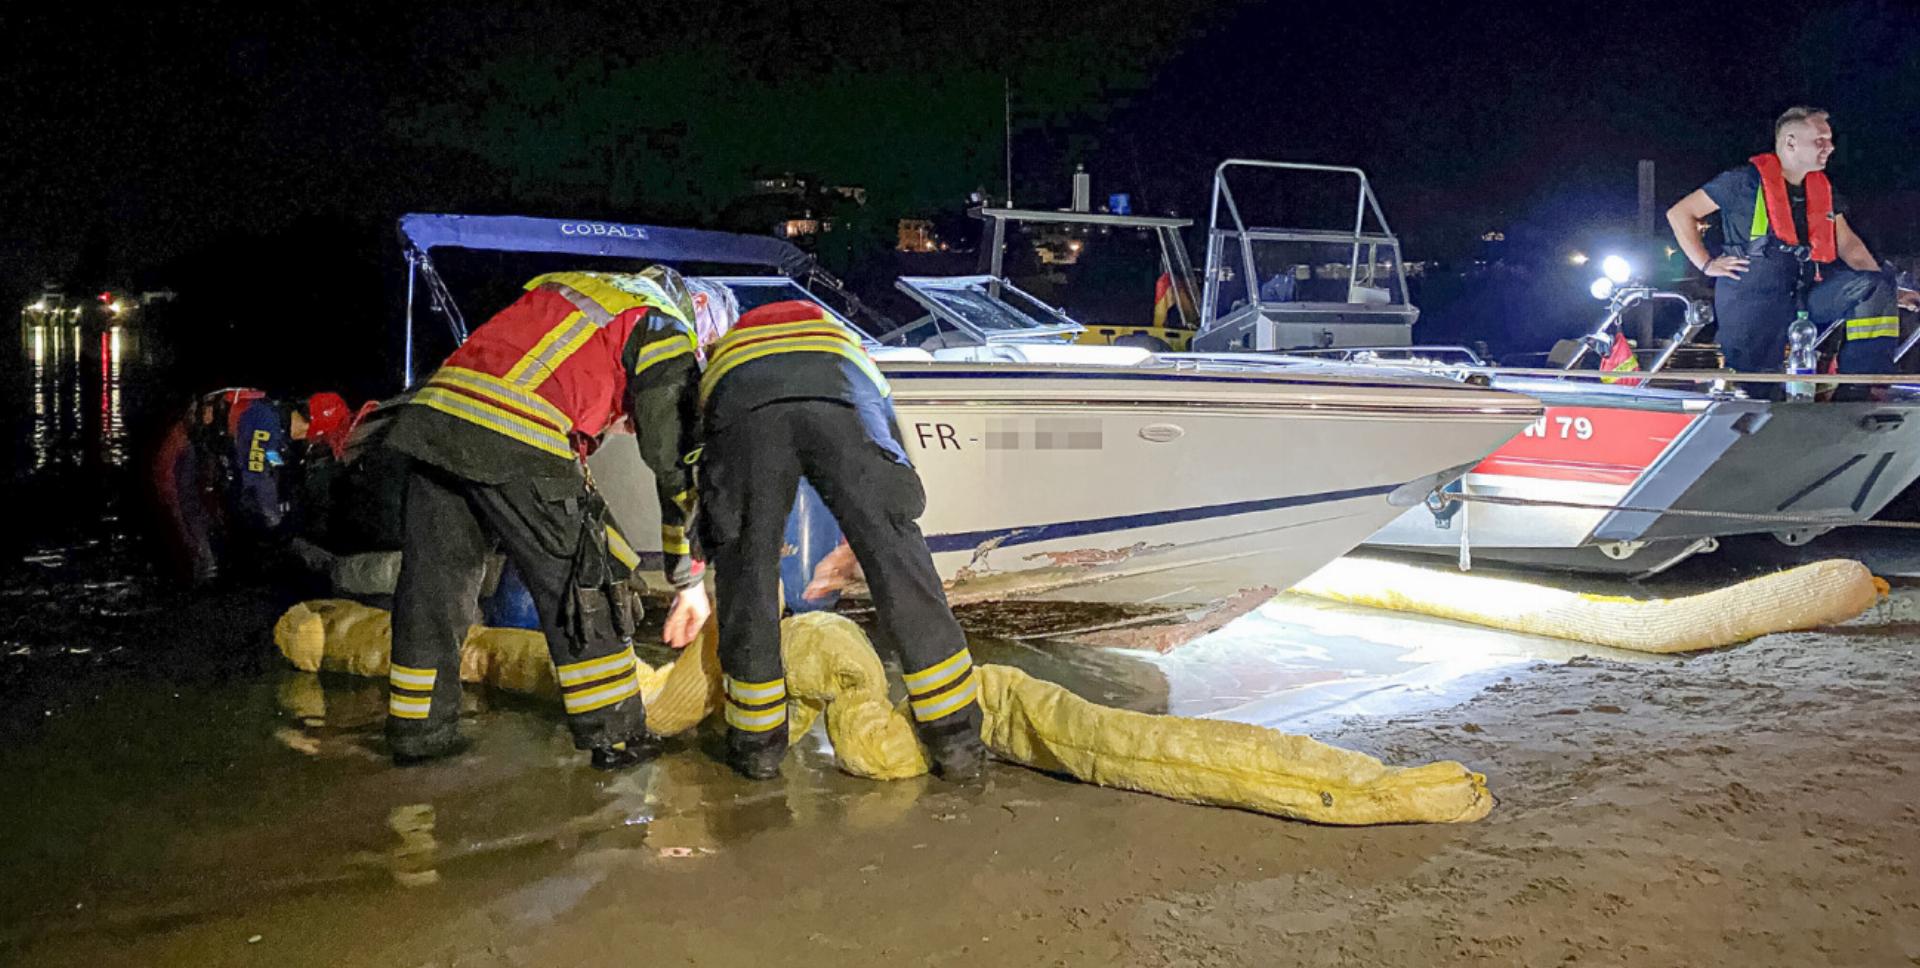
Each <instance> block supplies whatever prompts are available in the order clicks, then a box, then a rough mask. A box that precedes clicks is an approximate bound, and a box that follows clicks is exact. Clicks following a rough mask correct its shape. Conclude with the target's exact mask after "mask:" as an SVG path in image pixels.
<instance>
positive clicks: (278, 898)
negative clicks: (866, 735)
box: [0, 610, 1920, 968]
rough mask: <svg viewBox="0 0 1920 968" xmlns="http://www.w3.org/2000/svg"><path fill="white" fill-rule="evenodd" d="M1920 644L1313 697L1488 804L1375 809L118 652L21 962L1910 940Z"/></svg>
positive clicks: (1103, 952) (66, 765)
mask: <svg viewBox="0 0 1920 968" xmlns="http://www.w3.org/2000/svg"><path fill="white" fill-rule="evenodd" d="M1892 617H1893V618H1895V619H1898V620H1901V621H1905V622H1908V623H1910V622H1911V620H1912V617H1911V614H1910V610H1908V611H1907V612H1902V613H1900V614H1898V615H1894V616H1892ZM1413 628H1415V629H1416V630H1417V628H1418V627H1417V626H1414V627H1413ZM1451 628H1452V627H1446V628H1444V629H1438V628H1437V629H1436V630H1435V634H1439V633H1440V632H1443V631H1446V630H1448V629H1451ZM994 648H998V649H999V653H998V654H997V655H996V656H995V658H998V659H1000V660H1002V661H1021V662H1022V664H1031V665H1032V666H1033V667H1035V668H1039V669H1046V670H1051V671H1052V672H1054V673H1055V674H1056V675H1057V676H1059V677H1060V678H1062V679H1065V680H1072V681H1074V682H1075V683H1076V688H1078V689H1080V690H1081V691H1082V692H1083V693H1087V694H1102V695H1103V697H1104V698H1105V700H1106V701H1110V702H1116V703H1118V704H1122V705H1129V706H1133V707H1135V708H1153V707H1155V706H1156V705H1164V704H1166V703H1167V702H1168V701H1169V700H1168V695H1169V694H1170V693H1171V694H1175V695H1177V693H1178V692H1179V689H1178V688H1174V689H1168V687H1167V686H1165V685H1164V684H1163V683H1160V682H1159V681H1158V680H1157V679H1156V671H1155V670H1156V669H1158V668H1159V667H1149V666H1146V665H1143V664H1141V663H1137V662H1134V661H1133V660H1131V659H1130V658H1129V657H1126V656H1121V655H1113V654H1103V655H1100V656H1099V657H1097V658H1083V657H1076V656H1075V655H1074V654H1073V653H1072V652H1070V651H1069V652H1059V651H1055V650H1051V649H1044V648H1040V647H1037V646H1033V645H1031V644H1024V645H1018V646H1013V645H1000V646H989V647H987V648H983V651H992V650H993V649H994ZM1916 648H1920V626H1916V625H1914V624H1898V623H1896V624H1884V625H1873V624H1868V625H1862V626H1858V627H1850V628H1847V629H1843V630H1834V631H1829V632H1822V633H1804V634H1791V635H1779V636H1771V637H1768V638H1765V639H1762V640H1759V641H1757V642H1754V643H1752V644H1749V645H1747V646H1743V647H1740V648H1736V649H1730V650H1726V651H1723V652H1719V653H1714V654H1710V655H1705V656H1700V657H1696V658H1691V659H1685V660H1663V661H1656V662H1646V661H1639V662H1622V661H1615V660H1613V659H1601V658H1575V659H1572V660H1571V661H1565V662H1538V663H1533V664H1521V665H1515V666H1511V667H1508V668H1504V669H1501V670H1499V671H1498V673H1497V674H1495V675H1494V676H1493V681H1492V682H1491V684H1487V685H1484V686H1483V687H1477V691H1470V692H1469V693H1468V694H1467V695H1466V696H1465V697H1464V700H1456V698H1455V697H1446V698H1445V700H1444V701H1442V702H1439V703H1437V704H1427V705H1424V706H1421V707H1419V708H1417V709H1416V710H1415V711H1410V712H1404V713H1400V714H1395V715H1391V716H1387V717H1382V716H1373V717H1367V718H1363V719H1359V720H1348V721H1345V722H1344V723H1341V724H1338V725H1333V726H1329V727H1327V728H1321V729H1316V734H1317V735H1319V736H1321V738H1324V739H1327V740H1330V741H1333V742H1337V743H1341V744H1343V745H1349V746H1354V747H1357V748H1361V749H1365V750H1367V751H1369V752H1372V753H1375V754H1377V755H1380V756H1382V757H1384V758H1385V759H1387V760H1388V761H1389V762H1397V763H1411V762H1416V761H1421V760H1426V759H1433V758H1453V759H1459V760H1462V761H1464V762H1467V763H1469V764H1471V765H1473V766H1474V767H1475V768H1477V769H1480V770H1483V771H1484V772H1486V773H1487V774H1488V777H1489V783H1490V785H1491V787H1492V789H1493V790H1494V792H1495V793H1496V795H1498V796H1499V797H1500V805H1499V807H1498V808H1497V809H1496V810H1495V811H1494V813H1493V815H1492V816H1491V817H1489V818H1488V819H1487V820H1485V821H1482V822H1480V823H1478V824H1471V825H1466V826H1459V827H1390V828H1360V829H1339V828H1327V827H1316V826H1311V825H1307V824H1301V823H1293V822H1288V821H1282V820H1276V819H1272V818H1268V817H1261V816H1255V815H1252V814H1247V813H1240V812H1234V811H1228V810H1219V809H1211V808H1201V807H1192V806H1186V805H1182V804H1177V803H1172V802H1168V801H1163V800H1158V799H1154V798H1151V797H1146V796H1140V795H1136V794H1128V793H1121V792H1117V791H1109V790H1102V789H1098V788H1093V787H1087V786H1082V785H1077V784H1072V783H1067V782H1063V781H1060V780H1057V779H1054V778H1051V777H1047V776H1044V775H1041V774H1038V773H1034V772H1031V771H1027V770H1023V769H1020V768H1016V767H1012V766H1007V765H997V766H996V767H995V768H994V769H993V770H992V771H991V774H990V778H989V782H988V783H987V784H986V785H985V787H984V788H979V789H961V788H955V787H952V786H948V785H945V784H942V783H940V782H938V781H933V780H917V781H910V782H905V783H896V784H875V783H869V782H865V781H860V780H856V779H853V778H850V777H846V776H842V775H840V774H838V773H837V772H835V771H834V770H833V769H832V767H831V763H830V760H829V759H828V756H827V754H826V752H825V751H823V750H821V749H819V748H818V747H817V744H816V743H814V742H812V741H809V742H808V743H807V744H806V746H805V747H804V748H802V749H801V750H799V751H797V752H796V755H795V756H794V757H792V758H791V759H790V760H789V762H788V765H787V773H786V777H785V778H784V779H783V780H782V781H777V782H773V783H768V784H750V783H747V782H746V781H742V780H738V779H735V778H734V777H732V776H731V775H730V774H727V773H726V772H725V771H724V770H722V769H721V768H720V767H719V766H718V765H717V764H715V762H714V761H713V759H712V757H711V754H710V751H709V750H708V749H704V748H702V746H701V744H700V742H699V741H695V742H692V743H682V744H681V745H680V746H679V747H677V748H676V749H675V751H674V752H673V753H671V754H670V755H669V756H668V757H667V758H665V759H664V760H662V761H661V762H659V763H657V764H654V765H652V766H650V767H647V768H644V769H642V770H638V771H634V772H632V773H628V774H624V775H620V776H614V777H608V776H604V775H601V774H596V773H593V772H592V771H589V770H587V769H585V768H584V766H583V765H582V764H581V763H580V759H579V757H578V756H577V755H576V754H574V753H572V751H571V750H570V749H569V748H568V744H567V742H566V738H565V733H564V730H563V728H562V727H561V726H560V724H559V723H558V722H557V717H555V716H553V715H552V714H551V713H550V712H549V711H547V710H544V709H541V708H538V707H535V706H532V705H529V704H525V703H519V702H514V701H511V700H506V701H502V700H497V699H490V698H487V697H476V698H475V702H474V705H475V709H474V715H473V716H472V718H471V720H470V722H469V728H470V729H471V731H472V732H473V735H474V736H475V737H476V740H477V742H476V749H475V752H474V753H472V754H470V755H469V756H467V757H465V758H464V759H462V760H461V761H459V762H457V763H453V764H447V765H440V766H433V767H426V768H420V769H414V770H407V771H396V770H392V769H389V768H388V767H387V766H386V765H385V764H384V762H383V761H382V760H381V759H380V758H379V757H378V755H377V753H376V752H375V750H374V744H373V741H372V737H373V735H374V734H375V733H376V732H377V724H378V717H379V715H380V707H381V705H382V697H381V694H380V690H379V687H378V686H377V685H370V684H366V683H350V682H349V683H331V682H330V683H327V684H325V685H322V684H321V683H319V681H318V680H314V679H310V678H308V677H304V676H296V675H292V674H288V673H284V672H280V671H277V670H273V669H271V668H270V667H269V668H267V669H266V670H264V671H260V672H246V671H241V672H238V673H236V674H235V675H234V676H232V677H230V678H224V679H217V680H201V681H194V682H190V683H185V684H181V685H179V686H178V687H177V688H172V689H160V688H155V687H154V685H153V684H152V683H148V682H128V683H126V684H124V685H121V686H117V687H112V688H105V689H100V690H94V691H93V692H92V693H91V698H90V699H87V700H86V701H84V702H76V703H74V704H70V705H68V706H64V707H62V708H61V711H60V712H59V714H58V715H54V716H50V717H47V720H48V721H47V722H46V723H43V724H40V725H39V726H37V727H36V729H35V730H34V732H35V734H36V735H34V736H33V737H32V741H31V742H27V743H21V744H14V745H11V746H10V747H9V748H8V749H7V750H6V752H5V753H4V754H0V775H3V776H5V777H6V778H7V784H6V785H7V786H8V787H9V793H8V794H7V795H6V796H7V800H8V804H9V806H8V814H9V822H8V824H7V825H6V829H5V830H4V831H0V859H3V860H4V870H5V872H6V883H7V885H8V886H7V889H6V891H5V898H4V901H0V956H4V957H0V960H4V961H9V962H11V963H16V964H22V965H123V964H124V965H274V966H288V968H291V966H304V965H421V966H424V965H434V966H449V968H451V966H507V965H604V964H612V963H624V962H631V963H644V964H688V965H732V964H745V963H764V964H787V965H821V966H827V965H833V966H852V965H867V964H874V965H879V964H888V965H898V964H903V963H904V964H926V965H937V964H979V963H986V964H1013V965H1029V964H1033V965H1095V964H1099V965H1105V964H1129V965H1134V964H1138V965H1188V964H1198V965H1274V964H1313V965H1318V964H1327V965H1341V964H1354V965H1407V966H1414V965H1420V966H1426V965H1436V964H1439V965H1451V964H1499V965H1560V964H1574V963H1580V964H1624V965H1739V966H1743V968H1744V966H1755V965H1901V964H1916V963H1920V806H1916V804H1917V803H1920V665H1916V662H1915V656H1914V653H1915V651H1916ZM1023 656H1024V657H1025V661H1022V657H1023ZM1161 674H1164V673H1161ZM1178 681H1179V677H1178V676H1177V675H1175V676H1174V682H1175V685H1176V686H1177V685H1178ZM103 710H106V711H108V712H103ZM107 723H121V724H125V725H126V726H127V727H128V728H125V729H122V730H120V731H119V732H118V733H117V734H115V733H112V732H108V733H103V732H102V730H101V725H102V724H107ZM710 739H711V738H710V737H708V738H707V741H708V742H710Z"/></svg>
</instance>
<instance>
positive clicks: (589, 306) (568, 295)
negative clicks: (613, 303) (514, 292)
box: [540, 282, 613, 326]
mask: <svg viewBox="0 0 1920 968" xmlns="http://www.w3.org/2000/svg"><path fill="white" fill-rule="evenodd" d="M540 288H542V289H550V290H552V291H553V292H555V293H558V294H559V295H560V298H562V299H565V300H566V301H568V302H570V303H572V304H573V308H575V309H578V310H580V315H582V316H585V317H587V319H589V320H591V321H592V322H593V325H595V326H605V325H607V324H608V323H611V322H613V314H612V313H610V312H607V308H606V307H605V306H602V305H600V304H599V303H597V302H594V301H593V300H592V299H590V298H588V297H587V294H586V293H583V292H581V291H580V290H578V289H575V288H573V287H572V286H569V285H567V284H566V283H564V282H544V283H541V284H540Z"/></svg>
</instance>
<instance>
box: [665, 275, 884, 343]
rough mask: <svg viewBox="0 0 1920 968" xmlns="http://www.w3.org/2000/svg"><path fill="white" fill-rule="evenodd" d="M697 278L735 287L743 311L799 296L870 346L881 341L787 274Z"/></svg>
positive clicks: (730, 287) (729, 287) (736, 297)
mask: <svg viewBox="0 0 1920 968" xmlns="http://www.w3.org/2000/svg"><path fill="white" fill-rule="evenodd" d="M696 278H699V279H701V280H704V281H706V282H717V283H720V284H721V285H724V286H726V287H727V288H728V289H731V290H733V298H735V299H737V300H739V301H740V311H741V312H742V313H745V312H747V311H749V310H753V309H758V308H760V307H761V306H765V305H767V304H768V303H777V302H783V301H786V300H789V299H798V300H800V301H802V302H810V303H812V304H814V305H816V306H819V307H820V308H821V309H822V310H825V311H826V314H827V315H828V316H830V317H832V318H833V320H834V321H835V322H837V323H839V324H840V325H842V326H845V327H846V328H847V329H848V330H849V331H850V332H852V333H853V334H854V335H856V336H858V337H860V342H861V343H863V344H865V345H867V346H870V347H871V346H878V345H880V344H879V343H877V342H875V341H874V339H873V337H871V336H869V335H867V333H866V332H865V331H864V330H862V329H861V328H860V327H858V326H855V325H854V324H853V323H852V322H851V321H850V320H848V319H847V317H846V316H845V314H843V313H841V312H840V311H838V310H836V309H834V308H833V307H832V306H829V305H827V304H826V303H825V302H822V301H821V300H820V299H819V298H818V297H816V296H815V295H814V294H813V293H811V292H808V291H807V289H806V287H805V286H802V285H800V283H798V282H796V281H794V280H793V279H790V278H788V277H786V276H698V277H696Z"/></svg>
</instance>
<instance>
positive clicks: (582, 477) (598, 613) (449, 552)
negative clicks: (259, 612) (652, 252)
mask: <svg viewBox="0 0 1920 968" xmlns="http://www.w3.org/2000/svg"><path fill="white" fill-rule="evenodd" d="M708 302H709V297H708V295H707V290H704V289H702V291H700V292H699V293H696V292H695V291H693V290H691V289H690V288H689V286H688V284H687V282H686V281H685V280H683V279H682V278H681V277H680V275H679V274H678V273H676V272H674V271H673V270H671V269H667V268H665V267H661V266H655V267H651V268H649V269H647V270H645V271H643V272H640V273H637V274H611V273H594V272H560V273H553V274H549V275H544V276H540V277H539V278H537V279H534V280H533V281H532V282H529V283H527V286H526V293H525V294H524V295H522V296H521V297H520V298H519V299H518V300H517V301H515V302H514V303H513V304H512V305H511V306H508V307H507V308H506V309H504V310H502V311H501V312H500V313H499V314H498V315H496V316H494V317H493V318H492V319H490V320H488V321H487V322H486V324H484V325H482V326H481V327H480V328H479V329H477V330H475V331H474V333H473V335H472V337H471V338H469V339H468V340H467V342H466V343H465V344H463V345H462V346H461V347H460V348H459V349H458V350H456V351H454V353H453V355H452V356H450V357H448V359H447V361H446V363H445V364H443V365H442V366H441V367H440V369H439V370H438V371H436V372H435V373H434V374H433V375H432V376H431V377H429V378H428V379H427V381H426V383H425V384H424V385H423V386H422V387H421V388H420V389H419V391H418V392H416V393H415V394H414V395H413V397H412V399H411V401H409V403H408V405H406V406H404V407H402V408H401V412H400V413H399V414H397V415H396V416H395V417H394V423H393V426H392V428H391V431H390V432H389V435H388V437H387V446H389V447H392V448H394V449H395V450H397V451H399V452H400V453H402V454H404V455H406V456H407V457H408V458H410V459H411V471H410V472H409V478H408V481H407V486H406V499H405V518H406V520H405V526H404V545H405V552H404V556H403V558H402V564H401V569H400V580H399V586H398V588H397V589H396V590H395V595H394V609H393V664H392V672H391V674H390V681H389V684H390V686H391V690H390V694H391V699H390V702H389V706H388V715H387V739H388V742H389V744H390V745H391V749H392V754H393V757H394V761H395V762H396V763H401V764H405V763H409V762H417V761H421V760H427V759H433V758H437V757H442V756H447V755H450V754H453V753H456V752H459V750H460V749H462V748H463V745H464V744H463V742H462V740H461V737H460V735H459V731H458V724H459V713H460V644H461V642H462V640H463V639H464V637H465V636H466V632H467V627H468V626H469V625H472V624H474V623H475V622H477V621H478V614H477V608H476V599H477V598H478V596H479V593H480V586H481V581H482V575H483V572H484V570H485V564H486V560H487V556H488V555H489V554H490V553H491V552H492V551H493V550H494V548H495V546H496V545H498V546H501V547H502V548H503V549H504V550H505V552H506V554H507V556H508V557H509V558H510V559H512V561H513V563H514V564H515V565H516V566H517V567H518V569H519V572H520V575H521V576H522V578H523V579H524V580H525V582H526V584H527V587H528V589H529V591H531V592H532V596H533V601H534V606H535V609H536V610H537V611H538V612H539V615H540V624H541V627H542V631H543V632H545V634H546V639H547V646H548V648H549V649H550V650H551V651H552V656H553V665H554V669H555V672H556V674H557V678H558V680H559V685H560V692H561V698H562V700H563V701H564V703H565V706H566V712H567V725H568V726H569V727H570V728H571V730H572V732H573V741H574V745H575V746H576V747H578V748H580V749H584V750H588V751H589V752H590V754H591V762H592V764H593V765H594V766H595V767H597V768H600V769H618V768H622V767H627V766H632V765H634V764H637V763H640V762H643V761H645V760H646V759H649V758H651V757H652V755H653V754H654V753H655V752H656V751H657V746H656V745H655V743H654V738H653V737H651V736H650V735H648V733H647V731H646V725H645V723H646V720H645V716H644V713H643V710H642V708H641V698H640V681H639V679H638V677H637V675H636V665H635V661H636V660H635V657H634V653H633V646H632V640H631V636H632V634H633V627H634V616H633V615H632V613H631V610H630V609H631V605H630V598H629V596H628V595H627V594H626V590H625V587H624V580H625V578H626V577H627V576H628V575H629V574H630V573H631V570H632V569H633V567H634V566H635V565H636V564H637V557H636V556H635V555H634V553H633V551H632V549H631V548H630V547H629V546H628V544H627V542H626V540H625V539H624V538H622V537H621V535H620V533H619V532H618V531H617V530H615V529H614V528H613V527H612V526H611V521H610V518H609V516H608V514H607V510H606V504H605V502H604V501H603V500H602V498H601V496H600V495H599V494H598V493H597V492H596V491H595V490H594V487H593V482H592V479H591V478H590V477H589V476H588V475H587V473H586V471H585V464H584V460H585V457H586V455H587V454H588V453H590V452H591V451H592V450H593V449H594V448H595V447H596V446H598V445H599V443H600V441H601V439H602V437H603V436H604V435H605V434H606V432H607V431H608V430H609V429H612V428H613V427H614V426H615V425H616V424H618V423H620V422H621V421H622V420H623V419H624V418H626V417H627V416H629V415H630V416H631V417H632V421H633V426H634V431H635V436H636V437H637V438H638V441H639V447H640V453H641V456H642V458H644V459H645V461H646V463H647V466H648V467H649V468H651V469H652V471H653V474H654V477H655V478H656V480H657V481H658V484H659V498H660V512H661V521H662V525H661V540H662V543H663V548H664V551H665V559H666V572H667V576H668V579H669V581H670V582H671V583H672V584H673V587H674V588H675V589H676V590H677V595H676V597H675V598H674V602H673V606H672V610H671V611H670V612H669V614H668V616H667V622H666V628H665V632H664V637H665V638H666V640H667V642H668V644H670V645H673V646H675V647H679V646H683V645H685V644H686V643H687V642H690V641H692V639H693V637H694V636H695V635H696V634H697V633H698V632H699V630H700V628H701V626H702V625H704V624H705V623H706V620H707V615H708V612H709V607H708V604H707V598H706V592H705V591H704V590H703V589H702V587H701V585H700V564H699V562H697V561H696V560H694V559H693V557H692V556H691V553H690V552H691V549H690V548H689V547H688V544H687V537H686V532H685V524H686V520H687V516H688V512H689V510H690V508H691V505H692V500H693V497H692V489H693V482H692V475H691V473H690V470H689V466H688V464H687V462H686V460H685V459H684V458H685V457H686V456H687V455H688V454H689V453H690V452H691V451H692V450H693V446H692V441H693V434H694V433H695V427H694V424H695V420H696V417H697V411H696V396H695V394H696V392H697V383H696V381H697V379H698V369H697V364H696V361H695V350H696V342H695V336H694V333H695V330H696V327H697V325H698V322H697V320H698V316H699V314H700V313H701V312H703V311H707V312H710V311H713V310H712V309H710V308H709V307H708V305H707V304H708ZM728 302H729V303H730V300H728Z"/></svg>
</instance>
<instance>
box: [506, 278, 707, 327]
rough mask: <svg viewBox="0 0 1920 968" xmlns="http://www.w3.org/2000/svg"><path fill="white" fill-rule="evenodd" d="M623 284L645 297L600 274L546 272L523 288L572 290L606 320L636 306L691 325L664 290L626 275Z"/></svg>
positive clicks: (650, 282)
mask: <svg viewBox="0 0 1920 968" xmlns="http://www.w3.org/2000/svg"><path fill="white" fill-rule="evenodd" d="M621 278H622V281H623V282H624V283H625V285H627V286H633V287H635V288H639V289H645V290H646V292H645V293H638V292H633V291H631V290H629V289H626V288H624V286H623V285H621V284H620V283H615V282H612V281H610V280H609V279H608V277H607V275H606V274H604V273H599V272H549V273H547V274H546V275H544V276H540V277H539V278H537V279H534V280H533V281H532V282H529V283H527V286H526V288H528V289H538V288H540V287H541V286H544V285H546V284H547V283H550V282H551V283H557V284H559V285H562V286H566V287H567V288H569V289H572V290H573V291H574V292H577V293H579V294H580V295H582V296H585V297H587V298H588V299H591V300H593V301H594V302H595V303H597V304H599V306H600V308H601V309H602V310H604V311H605V312H606V313H607V316H608V317H609V318H612V317H614V316H618V315H620V314H621V313H624V312H626V311H627V310H629V309H633V308H634V307H636V306H651V307H653V308H654V309H658V310H660V311H661V312H663V313H666V314H667V315H669V316H672V317H673V318H674V319H678V320H680V321H681V322H683V323H686V324H687V325H688V326H692V325H693V321H692V320H690V319H686V318H684V316H683V315H682V314H681V311H680V307H678V306H675V305H674V304H673V300H672V299H671V298H669V297H668V296H667V292H666V290H664V289H662V288H660V287H659V286H657V285H655V284H654V283H653V281H652V280H650V279H647V278H645V277H644V276H641V275H638V274H625V275H623V276H622V277H621Z"/></svg>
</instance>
